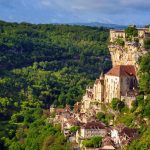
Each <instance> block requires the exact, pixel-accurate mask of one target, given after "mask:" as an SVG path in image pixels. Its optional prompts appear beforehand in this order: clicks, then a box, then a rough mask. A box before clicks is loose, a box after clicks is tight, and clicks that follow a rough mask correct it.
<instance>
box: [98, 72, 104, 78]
mask: <svg viewBox="0 0 150 150" xmlns="http://www.w3.org/2000/svg"><path fill="white" fill-rule="evenodd" d="M99 78H100V80H103V79H104V73H103V71H102V72H101V75H100V77H99Z"/></svg>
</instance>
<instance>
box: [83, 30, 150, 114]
mask: <svg viewBox="0 0 150 150" xmlns="http://www.w3.org/2000/svg"><path fill="white" fill-rule="evenodd" d="M137 31H138V36H137V37H134V38H133V39H132V41H127V40H126V33H125V31H124V30H110V45H109V51H110V54H111V60H112V66H113V67H112V69H110V70H109V71H108V72H107V73H106V74H105V75H101V76H100V77H99V78H98V79H96V81H95V83H94V85H93V87H90V88H89V87H88V88H87V89H86V93H85V95H84V96H83V99H82V102H81V112H89V110H92V109H93V108H96V109H98V107H96V106H98V105H97V103H100V104H101V103H111V101H112V99H113V98H118V99H120V100H125V103H126V105H128V107H129V108H131V104H132V102H133V101H134V100H136V96H137V95H138V77H137V72H138V70H139V63H138V61H139V58H140V57H141V56H143V55H145V54H146V53H147V49H145V47H144V40H145V38H147V37H150V27H146V28H137ZM118 38H119V39H122V40H123V41H124V45H119V44H117V43H116V42H115V41H116V40H117V39H118ZM96 109H94V110H96Z"/></svg>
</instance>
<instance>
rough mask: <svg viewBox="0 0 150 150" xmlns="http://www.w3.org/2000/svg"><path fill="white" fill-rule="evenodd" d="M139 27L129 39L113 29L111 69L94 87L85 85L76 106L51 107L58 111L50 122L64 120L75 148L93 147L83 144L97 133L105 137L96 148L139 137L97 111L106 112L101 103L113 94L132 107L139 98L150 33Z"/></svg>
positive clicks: (109, 148)
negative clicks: (141, 64) (106, 120)
mask: <svg viewBox="0 0 150 150" xmlns="http://www.w3.org/2000/svg"><path fill="white" fill-rule="evenodd" d="M137 31H138V36H137V37H134V39H132V41H130V42H129V41H127V40H126V33H125V31H124V30H110V44H109V50H110V54H111V58H112V64H113V67H112V69H110V70H109V71H108V72H107V73H106V74H101V75H100V77H99V78H98V79H96V81H95V83H94V85H93V87H88V88H87V89H86V93H85V95H84V96H83V98H82V100H81V102H77V103H76V104H75V105H74V109H73V110H71V109H70V107H69V106H68V105H66V107H65V108H64V109H63V108H55V107H54V106H51V107H50V113H55V118H49V122H52V123H53V124H58V123H59V124H61V130H62V132H63V133H64V135H65V136H66V137H68V139H69V141H70V142H71V143H72V144H73V145H74V149H88V150H92V148H86V147H84V146H83V141H84V140H86V139H90V138H91V137H94V136H100V137H102V144H101V146H100V147H99V148H97V150H115V149H121V148H123V147H124V146H126V145H128V144H130V143H131V141H132V140H134V139H136V138H138V131H137V129H133V128H129V127H127V126H125V125H124V124H118V125H115V126H114V124H113V120H111V121H110V123H109V125H106V124H105V123H103V122H101V121H99V120H97V119H96V114H97V113H98V112H103V109H102V104H105V105H106V106H107V104H110V103H111V101H112V99H113V98H118V99H120V100H121V101H124V102H125V104H126V106H128V108H129V109H131V108H132V102H133V101H135V100H136V96H137V95H138V77H137V72H138V69H139V66H138V59H139V58H140V57H141V56H142V55H144V54H146V52H147V51H146V49H145V48H144V39H145V38H147V37H150V27H147V28H140V29H137ZM118 38H119V39H121V40H123V41H124V45H123V46H122V45H121V46H120V45H118V44H116V42H115V41H116V40H117V39H118ZM135 38H136V39H138V40H135ZM72 127H79V128H78V129H77V130H76V131H75V132H70V129H71V128H72ZM93 149H94V148H93Z"/></svg>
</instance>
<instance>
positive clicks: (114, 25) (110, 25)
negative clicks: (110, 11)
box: [70, 22, 127, 29]
mask: <svg viewBox="0 0 150 150" xmlns="http://www.w3.org/2000/svg"><path fill="white" fill-rule="evenodd" d="M70 25H81V26H90V27H106V28H114V29H124V28H126V27H127V26H125V25H117V24H107V23H100V22H91V23H70Z"/></svg>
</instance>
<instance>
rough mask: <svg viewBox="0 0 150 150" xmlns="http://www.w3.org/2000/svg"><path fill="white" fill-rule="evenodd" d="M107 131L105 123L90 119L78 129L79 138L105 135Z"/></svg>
mask: <svg viewBox="0 0 150 150" xmlns="http://www.w3.org/2000/svg"><path fill="white" fill-rule="evenodd" d="M107 133H108V130H107V128H106V125H105V124H104V123H102V122H99V121H91V122H87V123H86V124H83V125H82V126H81V129H80V138H81V139H89V138H91V137H93V136H101V137H105V136H106V135H107Z"/></svg>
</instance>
